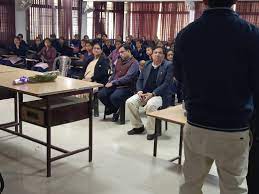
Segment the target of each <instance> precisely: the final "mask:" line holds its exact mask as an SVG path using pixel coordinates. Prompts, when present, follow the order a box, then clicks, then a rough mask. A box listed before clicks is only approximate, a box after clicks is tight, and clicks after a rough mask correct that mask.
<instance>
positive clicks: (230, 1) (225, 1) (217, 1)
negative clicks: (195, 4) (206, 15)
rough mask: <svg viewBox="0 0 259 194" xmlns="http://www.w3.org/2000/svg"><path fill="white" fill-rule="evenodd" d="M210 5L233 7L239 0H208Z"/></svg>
mask: <svg viewBox="0 0 259 194" xmlns="http://www.w3.org/2000/svg"><path fill="white" fill-rule="evenodd" d="M207 1H208V6H209V7H231V6H232V5H234V4H235V3H236V2H237V0H207Z"/></svg>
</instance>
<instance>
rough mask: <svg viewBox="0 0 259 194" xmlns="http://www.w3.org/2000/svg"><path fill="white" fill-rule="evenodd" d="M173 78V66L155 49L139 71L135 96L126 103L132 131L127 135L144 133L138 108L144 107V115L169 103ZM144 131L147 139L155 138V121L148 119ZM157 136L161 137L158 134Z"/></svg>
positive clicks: (159, 49)
mask: <svg viewBox="0 0 259 194" xmlns="http://www.w3.org/2000/svg"><path fill="white" fill-rule="evenodd" d="M172 78H173V65H172V63H171V62H169V61H166V60H164V52H163V48H162V47H156V48H155V49H154V52H153V54H152V61H148V62H147V63H146V64H145V66H144V69H143V70H142V71H141V73H140V75H139V78H138V81H137V94H135V95H134V96H132V97H131V98H129V99H128V100H127V101H126V106H127V107H128V110H129V115H130V121H131V124H132V126H133V129H132V130H130V131H128V135H134V134H141V133H143V132H144V131H145V128H144V125H143V123H142V121H141V118H140V115H139V107H140V106H144V109H145V111H146V113H148V112H153V111H156V110H157V109H158V108H160V107H162V106H164V107H166V106H167V105H168V103H170V101H169V98H168V97H169V96H171V95H170V89H169V88H170V84H172ZM146 130H147V132H148V135H147V139H148V140H152V139H154V137H155V133H154V131H155V119H154V118H151V117H148V118H147V124H146ZM158 135H161V133H160V134H158Z"/></svg>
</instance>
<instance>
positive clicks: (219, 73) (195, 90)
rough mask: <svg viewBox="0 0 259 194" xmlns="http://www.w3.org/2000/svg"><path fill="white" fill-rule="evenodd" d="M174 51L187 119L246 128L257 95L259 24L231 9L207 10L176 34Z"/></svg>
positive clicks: (232, 128) (220, 127)
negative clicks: (252, 22)
mask: <svg viewBox="0 0 259 194" xmlns="http://www.w3.org/2000/svg"><path fill="white" fill-rule="evenodd" d="M174 51H175V54H174V61H173V63H174V67H175V69H174V72H175V77H176V79H178V80H179V81H180V82H182V83H183V85H184V100H185V103H186V110H187V120H188V122H189V123H190V124H192V125H196V126H199V127H204V128H207V129H212V130H221V131H243V130H247V129H248V127H249V121H250V119H251V115H252V112H253V109H254V105H253V98H254V102H255V103H258V100H259V99H258V98H259V95H258V90H259V84H258V82H259V68H258V66H259V31H258V29H257V28H256V27H255V26H253V25H251V24H249V23H248V22H246V21H244V20H242V19H241V18H240V17H239V16H238V15H237V14H236V13H235V12H234V11H233V10H232V9H229V8H214V9H208V10H205V11H204V13H203V15H202V16H201V17H200V18H199V19H197V20H195V21H194V22H193V23H191V24H190V25H188V26H187V27H186V28H184V29H183V30H182V31H181V32H180V33H179V34H178V36H177V38H176V41H175V50H174Z"/></svg>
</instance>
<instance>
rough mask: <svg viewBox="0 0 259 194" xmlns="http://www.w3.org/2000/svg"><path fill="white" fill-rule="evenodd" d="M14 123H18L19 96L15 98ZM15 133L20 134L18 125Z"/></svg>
mask: <svg viewBox="0 0 259 194" xmlns="http://www.w3.org/2000/svg"><path fill="white" fill-rule="evenodd" d="M14 121H15V123H18V94H17V93H16V94H15V97H14ZM15 132H16V133H18V125H15Z"/></svg>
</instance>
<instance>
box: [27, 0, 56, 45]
mask: <svg viewBox="0 0 259 194" xmlns="http://www.w3.org/2000/svg"><path fill="white" fill-rule="evenodd" d="M32 2H33V4H32V6H31V7H30V8H29V9H28V12H27V13H28V16H27V18H28V20H29V21H27V22H28V23H29V25H28V28H29V34H30V40H33V39H35V38H36V37H37V36H38V35H39V34H42V36H43V38H46V37H49V35H50V34H52V33H54V29H53V26H54V21H53V15H54V14H53V9H52V8H53V6H54V1H53V0H33V1H32Z"/></svg>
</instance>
